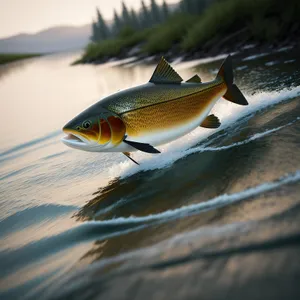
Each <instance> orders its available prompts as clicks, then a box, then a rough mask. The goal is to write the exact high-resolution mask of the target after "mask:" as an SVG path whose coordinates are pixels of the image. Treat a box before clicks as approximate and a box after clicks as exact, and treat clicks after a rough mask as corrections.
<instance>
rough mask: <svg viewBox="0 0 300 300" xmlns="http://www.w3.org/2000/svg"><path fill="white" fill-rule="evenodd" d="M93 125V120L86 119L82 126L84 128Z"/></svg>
mask: <svg viewBox="0 0 300 300" xmlns="http://www.w3.org/2000/svg"><path fill="white" fill-rule="evenodd" d="M91 125H92V123H91V121H84V122H83V123H82V127H83V128H84V129H88V128H90V127H91Z"/></svg>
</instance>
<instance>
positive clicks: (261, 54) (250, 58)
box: [243, 52, 271, 61]
mask: <svg viewBox="0 0 300 300" xmlns="http://www.w3.org/2000/svg"><path fill="white" fill-rule="evenodd" d="M269 54H271V53H267V52H266V53H260V54H256V55H250V56H247V57H245V58H244V59H243V61H248V60H253V59H256V58H260V57H263V56H267V55H269Z"/></svg>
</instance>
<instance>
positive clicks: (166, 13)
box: [161, 0, 169, 21]
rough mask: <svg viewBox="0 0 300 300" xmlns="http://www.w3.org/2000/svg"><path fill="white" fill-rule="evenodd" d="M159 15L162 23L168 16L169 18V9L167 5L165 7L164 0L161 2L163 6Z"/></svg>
mask: <svg viewBox="0 0 300 300" xmlns="http://www.w3.org/2000/svg"><path fill="white" fill-rule="evenodd" d="M161 15H162V19H163V21H165V20H166V19H167V18H168V16H169V9H168V5H167V3H166V1H165V0H164V2H163V5H162V12H161Z"/></svg>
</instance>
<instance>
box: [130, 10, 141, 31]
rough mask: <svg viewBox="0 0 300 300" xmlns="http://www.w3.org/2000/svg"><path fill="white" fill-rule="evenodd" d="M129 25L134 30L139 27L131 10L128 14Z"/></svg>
mask: <svg viewBox="0 0 300 300" xmlns="http://www.w3.org/2000/svg"><path fill="white" fill-rule="evenodd" d="M130 25H131V26H132V28H134V29H138V28H139V27H140V24H139V19H138V17H137V15H136V13H135V11H134V9H133V8H132V9H131V12H130Z"/></svg>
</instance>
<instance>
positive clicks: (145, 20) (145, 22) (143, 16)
mask: <svg viewBox="0 0 300 300" xmlns="http://www.w3.org/2000/svg"><path fill="white" fill-rule="evenodd" d="M140 23H141V25H142V27H143V28H146V27H148V26H149V25H151V19H150V13H149V11H148V8H147V6H146V5H145V2H144V0H142V11H141V13H140Z"/></svg>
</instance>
